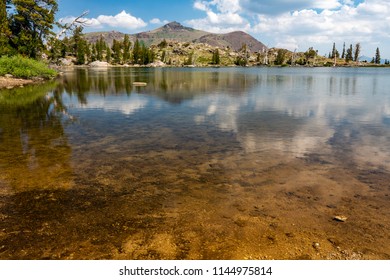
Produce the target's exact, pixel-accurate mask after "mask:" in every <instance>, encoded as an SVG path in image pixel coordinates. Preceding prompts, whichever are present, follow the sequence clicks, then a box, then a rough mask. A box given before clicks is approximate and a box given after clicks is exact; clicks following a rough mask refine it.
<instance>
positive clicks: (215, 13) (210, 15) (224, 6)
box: [185, 0, 250, 33]
mask: <svg viewBox="0 0 390 280" xmlns="http://www.w3.org/2000/svg"><path fill="white" fill-rule="evenodd" d="M194 8H195V9H197V10H200V11H204V12H205V13H206V17H204V18H199V19H191V20H187V21H186V22H185V23H186V24H188V25H190V26H192V27H194V28H196V29H201V30H205V31H209V32H215V33H227V32H232V31H237V30H243V31H249V29H250V23H249V21H248V20H247V19H246V18H245V17H243V16H241V15H240V11H241V10H242V9H241V6H240V0H211V1H210V0H209V1H200V0H197V1H195V3H194Z"/></svg>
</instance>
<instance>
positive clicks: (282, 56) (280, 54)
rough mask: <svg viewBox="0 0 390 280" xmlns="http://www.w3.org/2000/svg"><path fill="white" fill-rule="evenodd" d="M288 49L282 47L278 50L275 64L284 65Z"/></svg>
mask: <svg viewBox="0 0 390 280" xmlns="http://www.w3.org/2000/svg"><path fill="white" fill-rule="evenodd" d="M286 53H287V51H286V50H283V49H280V50H278V54H277V56H276V59H275V65H283V64H284V61H285V60H286Z"/></svg>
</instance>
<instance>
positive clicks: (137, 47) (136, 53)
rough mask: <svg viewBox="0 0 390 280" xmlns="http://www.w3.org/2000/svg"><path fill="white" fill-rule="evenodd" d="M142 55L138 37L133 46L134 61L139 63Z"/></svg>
mask: <svg viewBox="0 0 390 280" xmlns="http://www.w3.org/2000/svg"><path fill="white" fill-rule="evenodd" d="M140 56H141V46H140V43H139V41H138V39H137V40H136V41H135V43H134V47H133V63H134V64H138V63H139V62H140V58H141V57H140Z"/></svg>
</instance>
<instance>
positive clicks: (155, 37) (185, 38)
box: [85, 21, 267, 52]
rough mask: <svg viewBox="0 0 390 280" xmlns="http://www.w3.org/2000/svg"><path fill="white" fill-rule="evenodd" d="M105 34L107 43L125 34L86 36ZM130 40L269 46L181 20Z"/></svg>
mask: <svg viewBox="0 0 390 280" xmlns="http://www.w3.org/2000/svg"><path fill="white" fill-rule="evenodd" d="M100 36H103V38H104V40H105V41H106V43H107V44H109V45H111V44H112V41H113V40H114V39H115V40H123V38H124V36H125V34H124V33H121V32H117V31H110V32H92V33H86V34H85V38H86V40H88V41H89V42H92V43H95V42H96V41H97V40H99V38H100ZM129 37H130V40H131V41H133V42H134V41H135V40H136V39H138V40H140V41H141V40H142V41H143V42H144V43H145V44H146V45H153V44H155V45H157V44H159V43H160V42H161V41H162V40H164V39H165V40H168V41H178V42H192V43H205V44H208V45H210V46H212V47H219V48H226V47H227V48H230V49H232V50H234V51H239V50H240V49H241V47H242V45H243V44H246V45H247V47H248V49H249V50H250V51H251V52H258V51H263V50H265V49H267V47H266V46H265V45H264V44H263V43H261V42H259V41H258V40H256V39H255V38H254V37H252V36H251V35H249V34H248V33H245V32H243V31H235V32H230V33H227V34H214V33H209V32H206V31H202V30H197V29H194V28H191V27H186V26H183V25H182V24H180V23H179V22H176V21H173V22H170V23H168V24H165V25H164V26H162V27H159V28H157V29H154V30H151V31H146V32H140V33H136V34H131V35H130V34H129Z"/></svg>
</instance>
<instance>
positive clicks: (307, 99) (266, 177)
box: [0, 68, 390, 259]
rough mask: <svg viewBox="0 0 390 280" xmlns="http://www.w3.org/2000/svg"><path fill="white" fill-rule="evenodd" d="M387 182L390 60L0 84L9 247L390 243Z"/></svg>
mask: <svg viewBox="0 0 390 280" xmlns="http://www.w3.org/2000/svg"><path fill="white" fill-rule="evenodd" d="M134 82H145V83H147V85H146V86H134V85H133V83H134ZM389 194H390V69H389V68H204V69H202V68H200V69H196V68H165V69H150V68H110V69H108V70H106V69H76V70H65V72H64V74H63V75H62V76H61V77H60V78H59V79H58V81H55V82H49V83H46V84H41V85H34V86H28V87H25V88H20V89H12V90H2V91H0V259H390V243H389V240H390V197H389Z"/></svg>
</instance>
